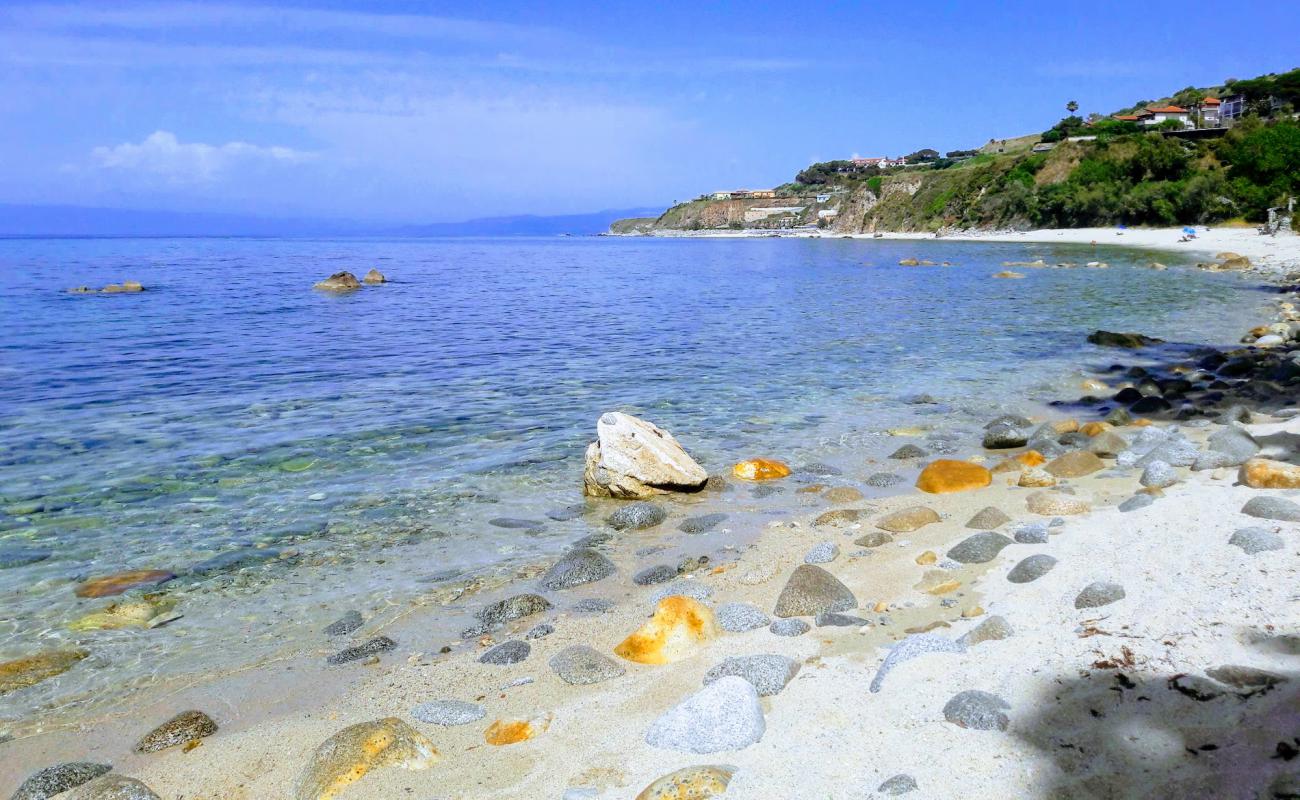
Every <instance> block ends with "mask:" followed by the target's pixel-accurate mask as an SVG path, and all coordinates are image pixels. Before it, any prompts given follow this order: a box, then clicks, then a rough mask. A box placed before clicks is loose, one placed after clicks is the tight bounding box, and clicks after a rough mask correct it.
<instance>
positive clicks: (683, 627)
mask: <svg viewBox="0 0 1300 800" xmlns="http://www.w3.org/2000/svg"><path fill="white" fill-rule="evenodd" d="M717 637H718V623H717V620H716V619H715V618H714V616H713V611H712V610H710V609H709V607H708V606H706V605H704V604H702V603H700V602H699V601H698V600H695V599H693V598H690V597H683V596H681V595H672V596H670V597H665V598H664V599H662V600H660V601H659V604H658V605H657V606H656V607H655V612H654V615H653V616H652V617H651V618H650V619H649V620H648V621H647V622H646V623H645V624H644V625H642V626H641V627H640V628H638V629H637V630H636V631H635V632H634V633H633V634H632V635H631V636H628V637H627V638H626V639H624V640H623V641H622V642H620V643H619V645H618V646H617V647H615V648H614V654H615V655H618V656H620V657H621V658H625V659H627V660H628V661H635V662H637V663H638V664H671V663H673V662H675V661H681V660H682V659H684V658H689V657H690V656H692V655H694V654H695V653H696V652H697V651H698V650H699V649H700V648H701V647H702V646H703V645H704V644H705V643H707V642H709V641H711V640H713V639H716V638H717Z"/></svg>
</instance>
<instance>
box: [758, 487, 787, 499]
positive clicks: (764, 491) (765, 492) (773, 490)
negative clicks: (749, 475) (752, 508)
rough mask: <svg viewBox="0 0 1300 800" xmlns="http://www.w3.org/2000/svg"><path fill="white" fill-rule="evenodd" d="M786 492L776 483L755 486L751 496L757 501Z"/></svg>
mask: <svg viewBox="0 0 1300 800" xmlns="http://www.w3.org/2000/svg"><path fill="white" fill-rule="evenodd" d="M784 491H785V489H782V488H781V487H780V486H777V485H776V484H774V483H764V484H760V485H758V486H755V487H754V488H753V489H752V490H750V492H749V494H750V496H751V497H753V498H754V499H755V500H762V499H763V498H764V497H771V496H772V495H774V494H780V493H781V492H784Z"/></svg>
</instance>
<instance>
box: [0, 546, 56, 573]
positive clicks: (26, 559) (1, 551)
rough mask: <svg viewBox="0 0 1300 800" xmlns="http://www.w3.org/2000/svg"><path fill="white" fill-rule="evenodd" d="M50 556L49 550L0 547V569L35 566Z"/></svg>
mask: <svg viewBox="0 0 1300 800" xmlns="http://www.w3.org/2000/svg"><path fill="white" fill-rule="evenodd" d="M50 555H51V553H50V551H49V550H37V549H36V548H30V547H0V569H12V568H14V567H25V566H27V565H28V564H37V563H40V562H41V561H44V560H45V559H47V558H49V557H50Z"/></svg>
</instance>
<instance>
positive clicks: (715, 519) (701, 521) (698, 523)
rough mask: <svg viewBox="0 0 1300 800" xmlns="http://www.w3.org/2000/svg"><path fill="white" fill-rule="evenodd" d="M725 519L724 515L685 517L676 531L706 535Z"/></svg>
mask: <svg viewBox="0 0 1300 800" xmlns="http://www.w3.org/2000/svg"><path fill="white" fill-rule="evenodd" d="M726 519H727V515H726V514H701V515H700V516H698V517H687V518H686V519H684V520H682V523H681V524H680V525H678V526H677V530H679V531H681V532H682V533H708V532H709V531H711V530H713V529H714V528H716V527H718V526H719V525H721V524H722V523H723V522H725V521H726Z"/></svg>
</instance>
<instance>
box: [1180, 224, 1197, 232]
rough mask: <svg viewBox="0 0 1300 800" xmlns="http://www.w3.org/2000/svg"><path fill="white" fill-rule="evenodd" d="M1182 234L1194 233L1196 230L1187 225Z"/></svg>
mask: <svg viewBox="0 0 1300 800" xmlns="http://www.w3.org/2000/svg"><path fill="white" fill-rule="evenodd" d="M1183 233H1187V234H1192V233H1196V229H1195V228H1193V227H1192V226H1190V225H1188V226H1187V227H1185V228H1183Z"/></svg>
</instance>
